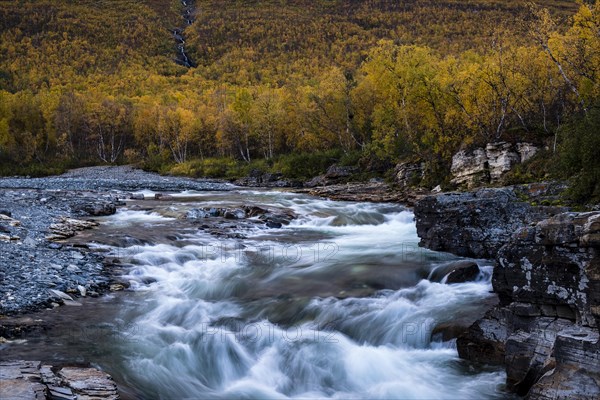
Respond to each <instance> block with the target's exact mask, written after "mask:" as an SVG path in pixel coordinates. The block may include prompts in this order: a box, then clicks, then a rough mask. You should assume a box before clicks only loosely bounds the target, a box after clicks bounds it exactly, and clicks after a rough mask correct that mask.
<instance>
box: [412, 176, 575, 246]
mask: <svg viewBox="0 0 600 400" xmlns="http://www.w3.org/2000/svg"><path fill="white" fill-rule="evenodd" d="M538 186H539V185H538ZM545 188H546V190H545V192H549V191H551V190H554V188H552V187H551V185H546V186H545ZM523 191H524V189H523V188H521V187H519V188H512V187H507V188H500V189H495V188H492V189H480V190H477V191H475V192H467V193H442V194H439V195H432V196H427V197H425V198H424V199H422V200H420V201H419V202H418V203H417V204H416V205H415V209H414V212H415V218H416V222H417V234H418V235H419V237H420V238H421V242H420V243H419V245H420V246H422V247H426V248H428V249H432V250H437V251H447V252H450V253H453V254H457V255H459V256H465V257H476V258H494V257H495V256H496V253H497V252H498V250H499V249H500V247H502V246H503V245H504V244H505V243H507V242H508V241H509V239H510V238H511V236H512V235H513V233H514V232H515V231H517V230H518V229H520V228H521V227H523V226H525V225H529V224H531V223H533V222H537V221H540V220H542V219H544V218H547V217H549V216H551V215H553V214H556V213H558V212H560V211H564V209H562V208H557V207H533V206H531V205H530V204H529V203H527V202H523V201H519V197H518V196H517V193H519V196H520V195H521V193H522V192H523Z"/></svg>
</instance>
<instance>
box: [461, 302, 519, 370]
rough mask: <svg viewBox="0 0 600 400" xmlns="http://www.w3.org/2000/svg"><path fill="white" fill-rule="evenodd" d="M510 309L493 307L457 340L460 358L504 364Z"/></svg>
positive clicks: (483, 362) (484, 362)
mask: <svg viewBox="0 0 600 400" xmlns="http://www.w3.org/2000/svg"><path fill="white" fill-rule="evenodd" d="M507 315H509V311H508V310H506V309H501V308H493V309H492V310H490V311H488V313H487V314H486V315H485V316H484V317H483V318H482V319H480V320H478V321H476V322H475V323H474V324H473V325H471V326H470V327H469V329H468V330H467V332H465V333H464V334H463V335H461V336H459V338H458V339H457V340H456V347H457V350H458V355H459V357H460V358H463V359H466V360H470V361H473V362H477V363H482V364H491V365H504V359H505V354H506V352H505V346H506V340H507V339H508V336H509V327H508V322H507Z"/></svg>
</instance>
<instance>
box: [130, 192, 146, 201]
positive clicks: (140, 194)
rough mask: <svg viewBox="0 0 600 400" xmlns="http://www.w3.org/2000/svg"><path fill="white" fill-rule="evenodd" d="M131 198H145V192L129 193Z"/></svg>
mask: <svg viewBox="0 0 600 400" xmlns="http://www.w3.org/2000/svg"><path fill="white" fill-rule="evenodd" d="M129 199H130V200H144V199H145V197H144V194H143V193H132V194H130V195H129Z"/></svg>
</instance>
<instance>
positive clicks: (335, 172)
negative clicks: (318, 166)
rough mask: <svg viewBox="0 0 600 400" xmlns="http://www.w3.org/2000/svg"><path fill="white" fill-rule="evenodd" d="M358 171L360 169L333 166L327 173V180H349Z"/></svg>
mask: <svg viewBox="0 0 600 400" xmlns="http://www.w3.org/2000/svg"><path fill="white" fill-rule="evenodd" d="M356 171H358V167H348V166H341V165H336V164H333V165H332V166H330V167H329V168H327V172H326V173H325V178H327V179H340V178H347V177H349V176H351V175H352V174H354V173H356Z"/></svg>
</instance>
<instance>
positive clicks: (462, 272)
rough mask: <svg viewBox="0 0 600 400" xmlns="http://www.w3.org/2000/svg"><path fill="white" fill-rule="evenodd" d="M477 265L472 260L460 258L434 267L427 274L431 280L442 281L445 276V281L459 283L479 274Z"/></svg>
mask: <svg viewBox="0 0 600 400" xmlns="http://www.w3.org/2000/svg"><path fill="white" fill-rule="evenodd" d="M479 272H480V270H479V266H478V265H477V263H476V262H474V261H469V260H460V261H452V262H450V263H447V264H443V265H440V266H438V267H436V268H435V269H434V270H433V271H431V273H430V274H429V280H430V281H432V282H442V280H443V279H444V278H445V277H446V276H447V277H448V279H447V280H446V283H460V282H468V281H472V280H474V279H475V278H477V276H478V275H479Z"/></svg>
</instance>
